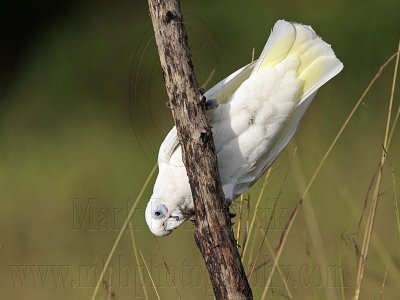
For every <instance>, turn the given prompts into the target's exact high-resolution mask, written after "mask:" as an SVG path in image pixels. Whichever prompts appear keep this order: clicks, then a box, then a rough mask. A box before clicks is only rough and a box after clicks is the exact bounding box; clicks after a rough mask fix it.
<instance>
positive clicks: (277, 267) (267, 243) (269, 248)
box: [249, 216, 293, 299]
mask: <svg viewBox="0 0 400 300" xmlns="http://www.w3.org/2000/svg"><path fill="white" fill-rule="evenodd" d="M256 220H257V222H258V224H259V225H260V230H261V231H263V229H262V223H261V221H260V219H259V218H258V216H256ZM262 234H263V235H265V234H266V232H265V231H264V232H263V233H262ZM265 244H266V245H267V247H268V251H269V253H270V255H271V258H272V260H273V261H275V253H274V250H273V249H272V246H271V243H270V242H269V240H268V239H266V240H265ZM266 264H267V263H262V264H260V265H258V266H257V267H255V268H254V272H257V270H259V269H260V268H261V267H263V266H264V265H266ZM276 269H277V270H278V273H279V276H280V277H281V279H282V282H283V285H284V287H285V290H286V293H287V297H288V298H289V299H293V296H292V293H291V292H290V289H289V284H288V282H287V280H286V278H285V276H284V274H283V272H282V270H281V267H280V266H279V265H277V266H276ZM249 280H250V278H249Z"/></svg>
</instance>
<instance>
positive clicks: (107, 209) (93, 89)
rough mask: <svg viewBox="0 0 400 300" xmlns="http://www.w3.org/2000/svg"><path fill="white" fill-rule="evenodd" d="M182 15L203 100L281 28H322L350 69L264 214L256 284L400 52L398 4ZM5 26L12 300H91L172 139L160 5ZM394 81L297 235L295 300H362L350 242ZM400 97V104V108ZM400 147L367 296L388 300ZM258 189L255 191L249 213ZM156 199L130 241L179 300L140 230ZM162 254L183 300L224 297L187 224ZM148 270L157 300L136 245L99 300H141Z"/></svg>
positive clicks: (102, 5)
mask: <svg viewBox="0 0 400 300" xmlns="http://www.w3.org/2000/svg"><path fill="white" fill-rule="evenodd" d="M181 5H182V10H183V13H184V20H185V23H186V28H187V31H188V36H189V42H190V45H191V48H192V54H193V57H194V62H195V68H196V75H197V79H198V81H199V83H200V84H204V83H207V88H209V87H211V86H212V84H214V83H216V82H218V81H219V80H221V79H222V78H224V77H225V76H227V75H229V74H230V73H232V72H233V71H234V70H236V69H238V68H239V67H241V66H243V65H245V64H247V63H248V62H249V61H250V60H251V56H252V49H253V48H254V49H255V54H256V57H257V56H258V54H259V53H260V51H261V50H262V47H263V46H264V43H265V41H266V39H267V37H268V34H269V32H270V30H271V28H272V26H273V24H274V23H275V22H276V21H277V20H278V19H286V20H292V21H298V22H301V23H304V24H310V25H312V27H313V28H314V30H315V31H316V32H317V33H318V34H319V35H320V36H321V37H322V38H323V39H324V40H326V41H327V42H328V43H330V44H331V45H332V47H333V49H334V50H335V52H336V54H337V56H338V57H339V58H340V59H341V60H342V61H343V63H344V66H345V68H344V70H343V72H342V73H341V74H339V76H337V77H336V78H334V79H333V80H332V81H331V82H329V83H328V84H327V85H326V86H324V87H323V88H322V89H321V90H320V92H319V94H318V96H317V97H316V99H315V101H314V103H313V105H312V106H311V108H310V110H309V112H308V113H307V114H306V116H305V119H304V121H303V122H302V125H301V127H300V129H299V131H298V133H297V135H296V136H295V139H294V140H293V141H292V143H291V145H290V147H289V150H288V151H286V152H285V154H283V155H282V157H281V158H280V159H279V160H278V162H277V163H276V164H275V166H274V169H273V172H272V174H271V179H270V181H269V183H268V185H267V189H266V192H265V194H264V196H263V199H262V201H261V207H260V209H259V210H258V211H257V215H258V220H260V223H257V228H256V234H255V235H254V247H253V251H252V252H251V255H249V257H245V259H244V264H245V266H246V269H249V268H250V267H249V266H250V265H251V261H252V260H254V257H255V256H256V253H257V251H258V248H259V245H260V242H261V240H262V229H265V228H266V224H267V222H268V220H269V218H270V217H271V212H272V206H273V202H274V199H276V197H277V195H278V194H279V191H280V189H281V186H283V189H282V193H280V194H279V201H278V204H277V210H276V212H275V214H274V217H273V222H272V225H271V227H270V228H269V234H268V240H269V242H270V243H271V245H272V247H274V246H276V245H277V242H278V239H279V236H280V234H281V232H282V230H283V228H284V224H285V222H286V221H287V219H288V217H289V215H290V212H291V210H292V209H293V207H294V206H295V203H296V201H297V199H298V197H299V195H300V194H301V192H302V191H303V190H304V183H306V182H308V180H309V179H310V177H311V175H312V173H313V171H314V170H315V168H316V166H317V164H318V163H319V161H320V159H321V158H322V156H323V154H324V153H325V151H326V149H327V148H328V146H329V144H330V142H331V141H332V140H333V138H334V136H335V134H336V133H337V131H338V130H339V128H340V126H341V124H342V123H343V122H344V120H345V118H346V116H347V115H348V113H349V112H350V110H351V108H352V107H353V105H354V104H355V102H356V100H357V99H358V97H359V96H360V95H361V93H362V91H363V90H364V89H365V87H366V86H367V84H368V82H369V81H370V79H371V78H372V77H373V75H374V74H375V72H376V71H377V70H378V68H379V66H380V65H381V64H382V63H383V62H384V61H385V60H386V59H387V58H388V57H389V56H390V55H392V54H393V53H394V52H395V51H396V48H397V43H398V39H399V36H400V35H399V33H400V21H399V20H400V2H399V1H398V0H386V1H373V0H367V1H354V0H350V1H344V0H340V1H316V0H301V1H251V2H250V1H230V2H228V1H219V2H216V1H201V2H200V1H182V3H181ZM0 14H1V15H2V17H1V19H2V21H1V22H2V26H1V30H2V31H3V33H2V35H1V39H2V42H1V44H2V45H1V47H0V48H1V52H0V53H1V57H0V63H1V69H0V79H1V82H0V137H1V138H0V141H1V142H0V143H1V144H0V170H1V172H0V176H1V180H0V192H1V194H0V195H1V209H0V227H1V228H2V234H1V238H0V259H1V269H0V276H1V277H0V278H1V280H0V298H1V299H90V297H91V295H92V293H93V288H94V285H95V283H96V281H97V278H98V276H99V274H100V272H101V268H102V266H103V264H104V260H105V257H106V256H107V255H108V253H109V251H110V249H111V247H112V244H113V242H114V240H115V238H116V236H117V234H118V232H119V229H120V228H121V226H122V223H123V221H124V220H125V217H126V216H127V211H128V210H129V209H130V207H131V205H132V204H133V202H134V200H135V199H136V197H137V195H138V193H139V191H140V189H141V187H142V186H143V184H144V182H145V180H146V178H147V176H148V175H149V172H150V170H151V169H152V167H153V166H154V164H155V162H156V155H157V151H158V147H159V145H160V143H161V141H162V140H163V137H164V136H165V134H166V133H167V132H168V131H169V129H170V127H171V126H172V118H171V114H170V111H169V110H168V108H167V107H166V105H165V102H166V101H167V99H166V93H165V88H164V85H163V81H162V76H161V72H160V66H159V61H158V56H157V50H156V47H155V43H154V39H153V34H152V27H151V22H150V17H149V15H148V11H147V3H146V2H145V1H122V0H120V1H112V2H111V1H85V2H83V1H82V2H79V1H69V2H59V3H55V2H52V1H46V0H40V1H35V2H28V1H3V2H2V9H1V13H0ZM393 66H394V64H393V63H392V64H391V65H390V66H389V67H388V69H387V70H386V71H385V72H384V73H383V75H382V77H381V78H380V79H379V81H378V82H377V84H376V85H375V86H374V87H373V89H372V91H371V92H370V93H369V95H368V96H367V98H366V99H365V101H364V103H363V105H362V106H361V107H360V109H359V110H358V111H357V112H356V114H355V116H354V118H353V119H352V121H351V123H350V124H349V126H348V128H347V129H346V130H345V132H344V134H343V136H342V137H341V139H340V140H339V142H338V144H337V145H336V147H335V148H334V150H333V152H332V153H331V155H330V157H329V159H328V161H327V162H326V164H325V165H324V167H323V169H322V171H321V173H320V174H319V176H318V178H317V180H316V182H315V183H314V185H313V186H312V189H311V191H310V193H309V195H310V197H309V198H307V199H306V200H305V203H304V205H303V208H302V209H301V211H300V214H299V215H298V217H297V219H296V221H295V223H294V228H293V230H292V232H291V234H290V235H289V239H288V242H287V244H286V246H285V250H284V252H283V256H282V258H281V260H280V265H281V271H282V273H283V276H284V277H285V278H286V280H287V284H288V287H289V289H290V292H291V294H292V295H293V296H294V298H296V299H342V294H343V293H344V297H345V299H350V297H351V295H352V294H353V293H354V286H355V278H356V263H357V253H356V247H355V246H354V242H353V240H354V237H355V236H356V237H357V236H358V239H359V240H361V237H362V232H363V231H361V233H360V234H358V235H354V233H356V232H357V223H358V220H359V218H360V216H361V212H362V208H363V205H364V199H365V197H366V194H367V191H368V185H369V182H370V181H371V178H372V176H373V174H374V172H375V170H376V166H377V164H378V161H379V158H380V153H381V150H382V143H383V134H384V128H385V122H386V114H387V106H388V104H387V103H388V99H389V95H390V87H391V82H392V76H393ZM397 95H398V89H397V93H396V97H395V107H396V109H397V107H398V105H399V103H400V102H399V98H398V96H397ZM295 147H297V152H296V154H295V155H294V154H293V153H294V150H293V149H294V148H295ZM399 147H400V139H399V130H397V131H395V135H394V139H393V143H392V146H391V150H390V151H389V158H390V159H389V164H388V165H387V168H386V169H385V172H384V178H383V183H382V192H383V194H382V196H381V197H380V203H379V206H378V212H377V216H376V223H375V231H374V232H375V233H374V236H373V239H372V242H371V247H370V253H369V257H368V264H367V268H366V273H365V276H364V282H363V285H362V294H361V299H369V298H370V299H378V298H379V295H380V292H381V290H382V282H383V281H384V277H385V273H386V271H387V278H386V282H385V285H384V289H383V299H396V296H398V295H399V281H400V269H399V268H400V256H399V253H400V251H399V248H400V239H399V230H398V227H397V223H396V215H395V210H394V195H395V194H394V188H393V180H392V175H391V167H392V168H393V170H394V174H395V175H397V177H398V171H399V170H400V159H399V156H398V154H399ZM286 173H287V174H288V175H287V176H286V175H285V174H286ZM153 182H154V178H153V179H152V181H151V184H152V183H153ZM261 185H262V182H259V183H257V184H256V185H255V186H254V188H253V189H252V190H251V192H250V195H251V214H252V213H253V208H254V203H255V200H256V198H257V196H258V192H259V190H260V187H261ZM397 186H399V184H397ZM397 192H398V193H399V190H398V189H397ZM150 194H151V186H149V187H148V188H147V189H146V192H145V194H144V197H143V198H142V199H141V200H140V203H139V204H138V208H137V210H136V212H135V214H134V217H133V220H132V221H133V234H134V236H135V239H136V244H137V247H138V248H139V249H140V250H141V251H142V252H143V256H144V258H145V260H146V262H147V264H148V267H149V270H150V272H151V274H152V275H153V279H154V281H155V285H156V286H157V289H158V293H159V294H160V297H161V299H176V298H177V295H176V291H175V289H174V288H173V284H172V283H171V281H170V279H169V277H168V275H167V273H166V271H165V269H164V262H163V258H162V256H161V255H160V252H159V250H158V248H157V246H156V244H155V240H154V238H153V236H152V235H151V234H150V232H149V231H148V230H147V226H146V225H145V222H144V212H143V209H144V207H145V205H146V203H147V199H148V197H149V196H150ZM237 207H238V203H236V204H235V209H236V210H238V208H237ZM246 214H247V211H246V212H245V214H244V215H246ZM236 223H237V221H236ZM244 223H245V222H244ZM363 224H364V223H363ZM244 227H245V225H244V224H242V229H243V228H244ZM363 228H364V226H362V230H363ZM241 235H242V236H243V232H242V233H241ZM157 242H158V244H159V246H160V248H161V250H162V253H163V255H164V258H165V260H166V262H167V263H168V265H169V266H170V271H171V273H172V277H174V282H175V285H176V288H177V291H178V293H179V295H180V297H181V299H208V298H209V299H212V291H211V287H210V283H209V280H208V274H207V272H206V270H205V267H204V265H203V261H202V257H201V256H200V254H199V251H198V250H197V248H196V245H195V243H194V240H193V226H192V225H191V224H185V225H183V226H182V228H180V229H179V230H176V231H175V232H174V233H173V234H172V235H170V236H168V237H164V238H157ZM239 244H240V241H239ZM260 253H261V254H260V259H259V262H258V263H257V266H258V265H260V267H259V268H258V269H257V272H256V273H255V274H253V276H252V278H251V284H252V287H253V293H254V295H255V297H256V298H259V297H260V295H261V293H262V291H263V289H264V284H265V282H266V277H267V275H268V273H269V271H270V270H271V257H270V252H269V251H268V247H266V246H265V245H264V247H263V248H262V251H261V252H260ZM139 268H141V269H142V270H143V271H144V281H145V286H146V289H147V292H148V294H149V297H150V299H155V297H156V294H155V292H154V289H153V288H152V286H151V282H150V279H149V277H148V275H147V273H146V271H145V269H144V268H143V263H142V261H140V262H139V266H138V263H137V262H136V261H135V256H134V252H133V248H132V241H131V237H130V235H129V232H126V233H125V234H124V236H123V238H122V240H121V242H120V244H119V246H118V248H117V251H116V254H115V256H114V258H113V259H112V261H111V268H109V269H108V271H107V273H106V280H105V282H106V283H104V284H102V285H101V287H100V290H99V293H98V299H107V298H108V297H111V298H113V297H114V298H113V299H144V298H143V297H144V292H143V288H142V286H141V283H140V279H139V272H138V271H139ZM342 275H343V282H342ZM272 286H273V289H272V291H270V292H269V297H270V299H285V298H286V296H287V294H286V293H287V292H286V290H285V288H284V286H283V284H282V279H281V277H280V276H279V274H278V273H276V274H275V275H274V277H273V281H272Z"/></svg>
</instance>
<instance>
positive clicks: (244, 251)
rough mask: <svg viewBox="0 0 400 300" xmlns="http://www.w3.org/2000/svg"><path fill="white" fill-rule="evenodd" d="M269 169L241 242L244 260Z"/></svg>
mask: <svg viewBox="0 0 400 300" xmlns="http://www.w3.org/2000/svg"><path fill="white" fill-rule="evenodd" d="M271 170H272V168H270V169H269V170H268V171H267V174H266V175H265V177H264V182H263V185H262V187H261V190H260V194H259V195H258V199H257V202H256V206H255V208H254V213H253V218H252V219H251V223H250V229H249V233H248V235H247V239H246V240H245V241H244V243H243V252H242V260H244V257H245V255H246V252H247V249H248V243H249V241H250V239H251V235H252V233H253V229H254V223H255V221H256V218H255V216H256V213H257V210H258V207H259V205H260V202H261V198H262V196H263V195H264V190H265V187H266V186H267V182H268V179H269V176H270V175H271ZM249 262H250V258H249Z"/></svg>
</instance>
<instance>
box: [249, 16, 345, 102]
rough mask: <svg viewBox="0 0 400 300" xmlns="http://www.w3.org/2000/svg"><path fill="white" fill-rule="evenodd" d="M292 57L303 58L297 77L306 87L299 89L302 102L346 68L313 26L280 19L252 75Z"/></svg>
mask: <svg viewBox="0 0 400 300" xmlns="http://www.w3.org/2000/svg"><path fill="white" fill-rule="evenodd" d="M290 57H295V58H297V59H299V61H300V63H299V66H298V69H297V74H298V77H299V79H301V80H302V81H303V88H302V91H301V92H300V93H299V100H300V102H301V101H303V100H304V99H306V98H307V97H308V96H309V95H311V94H312V93H314V92H315V91H316V90H317V89H318V88H319V87H321V86H322V85H323V84H324V83H326V82H327V81H329V80H330V79H331V78H332V77H334V76H335V75H336V74H338V73H339V72H340V71H341V70H342V68H343V64H342V63H341V62H340V60H339V59H337V58H336V56H335V53H334V52H333V50H332V48H331V46H330V45H329V44H328V43H326V42H324V41H323V40H322V39H321V38H320V37H318V36H317V34H316V33H315V32H314V30H313V29H312V28H311V26H306V25H302V24H298V23H290V22H286V21H284V20H279V21H278V22H276V24H275V26H274V28H273V30H272V33H271V35H270V37H269V39H268V41H267V43H266V45H265V47H264V49H263V51H262V53H261V55H260V58H259V60H258V62H257V64H256V66H255V67H254V70H253V72H252V75H253V74H254V73H258V72H260V71H262V70H264V69H265V68H268V67H276V66H277V65H278V64H281V65H282V64H286V63H287V62H290V61H291V60H290V59H288V58H290ZM280 67H282V66H280ZM283 68H284V66H283Z"/></svg>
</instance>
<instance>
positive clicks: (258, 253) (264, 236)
mask: <svg viewBox="0 0 400 300" xmlns="http://www.w3.org/2000/svg"><path fill="white" fill-rule="evenodd" d="M294 153H296V149H295V151H294ZM289 170H290V168H287V170H286V172H285V175H284V177H283V180H282V183H281V186H280V188H279V192H278V195H277V196H276V198H275V201H274V206H273V207H272V211H271V216H270V217H269V220H268V224H267V228H266V230H265V232H264V235H263V238H262V240H261V244H260V247H259V249H258V252H257V255H256V258H255V260H254V262H253V266H252V268H251V271H250V275H249V280H250V279H251V276H252V275H253V272H254V268H255V266H256V264H257V262H258V258H259V257H260V254H261V251H262V248H263V246H264V242H265V240H266V238H267V234H268V231H269V228H270V226H271V223H272V220H273V219H274V215H275V210H276V206H277V204H278V200H279V199H280V198H281V195H282V192H283V187H284V185H285V182H286V179H287V177H288V175H289ZM261 228H262V227H261Z"/></svg>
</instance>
